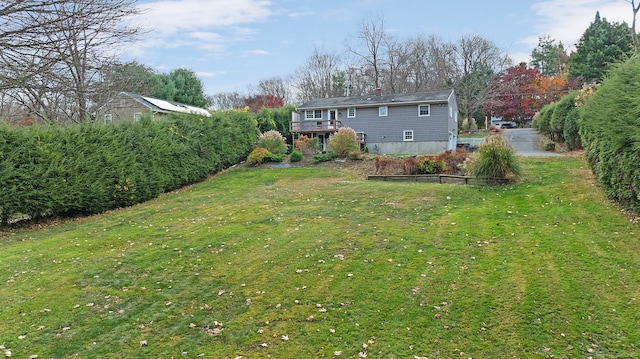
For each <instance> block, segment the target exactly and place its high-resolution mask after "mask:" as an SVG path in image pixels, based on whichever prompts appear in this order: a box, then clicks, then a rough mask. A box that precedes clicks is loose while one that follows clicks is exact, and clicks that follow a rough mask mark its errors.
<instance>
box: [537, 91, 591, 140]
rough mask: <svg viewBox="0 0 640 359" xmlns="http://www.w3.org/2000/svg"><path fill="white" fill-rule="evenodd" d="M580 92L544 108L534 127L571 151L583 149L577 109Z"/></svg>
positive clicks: (566, 96) (571, 93) (570, 94)
mask: <svg viewBox="0 0 640 359" xmlns="http://www.w3.org/2000/svg"><path fill="white" fill-rule="evenodd" d="M578 93H579V92H578V91H573V92H570V93H569V94H567V95H565V96H563V97H562V98H561V99H560V100H559V101H557V102H553V103H550V104H548V105H546V106H544V107H543V108H542V110H540V112H538V114H537V115H536V117H535V118H534V120H533V126H534V127H535V128H537V129H538V130H539V131H540V132H541V133H543V134H545V135H547V136H549V138H551V140H552V141H554V142H562V143H564V145H565V146H566V147H567V149H569V150H577V149H580V148H582V143H581V141H580V133H579V120H580V114H579V112H578V108H577V107H576V97H577V96H578Z"/></svg>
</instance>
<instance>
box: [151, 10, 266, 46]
mask: <svg viewBox="0 0 640 359" xmlns="http://www.w3.org/2000/svg"><path fill="white" fill-rule="evenodd" d="M272 4H273V3H272V2H271V1H269V0H216V1H211V0H174V1H172V0H161V1H153V0H151V1H147V2H144V3H142V4H141V5H140V7H141V8H144V9H146V11H145V13H144V15H142V16H141V18H140V19H139V20H140V23H141V25H142V26H143V27H144V28H145V29H148V30H150V31H149V33H148V34H147V35H146V36H145V37H144V38H143V39H142V42H141V43H140V44H139V45H140V46H142V49H144V48H177V47H187V46H188V47H193V48H198V49H201V50H204V51H210V52H218V51H221V50H222V49H223V48H224V46H225V45H228V44H231V43H234V42H237V41H244V40H247V39H251V38H253V35H254V34H255V30H253V29H251V28H248V27H246V26H248V24H252V23H258V22H263V21H265V20H267V19H268V18H269V17H270V16H271V15H272V14H273V12H272V10H271V9H270V7H271V6H272ZM142 51H144V50H142Z"/></svg>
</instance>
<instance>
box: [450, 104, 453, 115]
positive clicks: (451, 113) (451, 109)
mask: <svg viewBox="0 0 640 359" xmlns="http://www.w3.org/2000/svg"><path fill="white" fill-rule="evenodd" d="M449 117H453V107H451V106H449Z"/></svg>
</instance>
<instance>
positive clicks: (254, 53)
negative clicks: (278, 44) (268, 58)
mask: <svg viewBox="0 0 640 359" xmlns="http://www.w3.org/2000/svg"><path fill="white" fill-rule="evenodd" d="M246 53H247V54H249V55H270V54H271V53H270V52H269V51H265V50H247V51H246Z"/></svg>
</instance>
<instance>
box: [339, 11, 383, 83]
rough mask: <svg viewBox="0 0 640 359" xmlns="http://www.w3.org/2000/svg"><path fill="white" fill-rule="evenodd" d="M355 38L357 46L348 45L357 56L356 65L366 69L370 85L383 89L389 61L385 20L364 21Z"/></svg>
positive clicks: (372, 19)
mask: <svg viewBox="0 0 640 359" xmlns="http://www.w3.org/2000/svg"><path fill="white" fill-rule="evenodd" d="M355 38H356V40H357V45H348V51H349V52H350V53H351V54H352V55H354V56H355V58H356V63H359V64H360V67H361V68H363V69H365V75H366V76H367V77H369V78H370V79H371V84H370V85H371V86H373V88H381V87H382V83H381V80H382V76H383V71H384V67H385V65H386V62H387V61H388V59H387V57H386V55H387V52H386V51H385V48H384V47H385V41H386V39H387V36H386V34H385V32H384V18H383V17H382V16H378V17H376V18H373V17H366V18H365V19H363V20H362V22H361V23H360V28H359V30H358V32H357V34H356V35H355ZM389 43H391V42H389Z"/></svg>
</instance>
